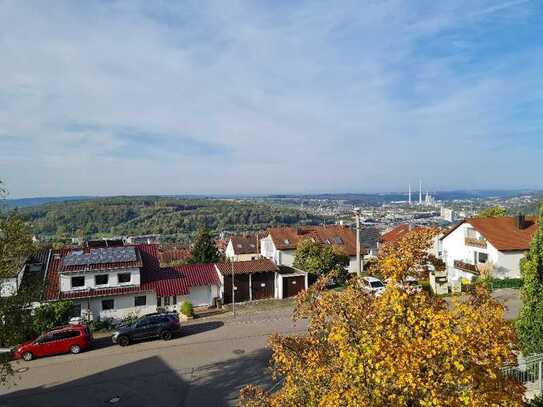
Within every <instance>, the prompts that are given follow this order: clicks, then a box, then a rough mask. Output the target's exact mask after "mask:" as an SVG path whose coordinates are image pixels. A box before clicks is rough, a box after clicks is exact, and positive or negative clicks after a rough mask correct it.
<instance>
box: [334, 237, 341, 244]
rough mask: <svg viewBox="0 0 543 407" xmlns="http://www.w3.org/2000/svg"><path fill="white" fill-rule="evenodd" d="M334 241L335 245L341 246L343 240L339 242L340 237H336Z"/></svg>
mask: <svg viewBox="0 0 543 407" xmlns="http://www.w3.org/2000/svg"><path fill="white" fill-rule="evenodd" d="M334 241H335V242H336V244H343V240H341V237H339V236H336V237H335V238H334Z"/></svg>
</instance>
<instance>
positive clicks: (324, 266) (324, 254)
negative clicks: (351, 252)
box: [293, 239, 349, 276]
mask: <svg viewBox="0 0 543 407" xmlns="http://www.w3.org/2000/svg"><path fill="white" fill-rule="evenodd" d="M293 265H294V267H296V268H299V269H301V270H304V271H306V272H308V273H310V274H313V275H316V276H321V275H323V274H328V273H330V272H334V274H335V275H337V276H344V274H345V267H346V266H348V265H349V256H347V255H346V254H345V253H344V252H343V251H342V250H341V249H339V248H337V247H335V246H333V245H329V244H323V243H320V242H314V241H313V240H310V239H304V240H302V241H301V242H300V243H298V246H297V247H296V254H295V257H294V263H293Z"/></svg>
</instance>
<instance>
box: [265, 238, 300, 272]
mask: <svg viewBox="0 0 543 407" xmlns="http://www.w3.org/2000/svg"><path fill="white" fill-rule="evenodd" d="M260 254H261V255H262V257H265V258H267V259H270V260H271V261H273V262H274V263H275V264H276V265H278V266H288V267H292V266H293V265H294V257H295V256H296V250H277V249H276V247H275V244H274V243H273V240H272V238H271V236H266V237H265V238H263V239H260Z"/></svg>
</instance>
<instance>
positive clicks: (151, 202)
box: [19, 197, 323, 241]
mask: <svg viewBox="0 0 543 407" xmlns="http://www.w3.org/2000/svg"><path fill="white" fill-rule="evenodd" d="M19 212H20V214H21V215H22V216H23V218H24V219H25V221H27V222H29V223H30V224H31V226H32V230H33V232H34V233H35V234H37V235H38V236H40V237H41V238H55V239H61V238H69V237H74V236H75V237H98V236H117V235H139V234H151V233H160V234H162V235H165V236H164V237H166V238H168V240H172V241H173V240H177V241H183V240H186V239H188V238H190V237H191V236H192V234H193V233H194V232H195V231H196V229H197V228H198V225H199V224H201V223H202V222H204V223H206V224H207V225H208V226H209V227H210V228H211V229H212V230H213V231H214V232H217V233H218V232H220V231H223V230H230V231H250V230H260V229H265V228H266V227H268V226H271V225H293V224H316V223H321V222H322V221H323V219H322V218H320V217H317V216H314V215H310V214H308V213H306V212H304V211H301V210H296V209H290V208H285V207H277V206H271V205H267V204H262V203H254V202H248V201H238V200H217V199H181V198H166V197H115V198H100V199H92V200H83V201H70V202H63V203H50V204H45V205H40V206H37V207H31V208H22V209H19Z"/></svg>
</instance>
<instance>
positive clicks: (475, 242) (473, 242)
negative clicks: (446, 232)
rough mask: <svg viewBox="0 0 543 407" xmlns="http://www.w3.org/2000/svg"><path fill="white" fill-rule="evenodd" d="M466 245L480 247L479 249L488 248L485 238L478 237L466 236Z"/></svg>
mask: <svg viewBox="0 0 543 407" xmlns="http://www.w3.org/2000/svg"><path fill="white" fill-rule="evenodd" d="M464 242H465V244H466V246H471V247H478V248H479V249H486V240H485V239H477V238H473V237H466V239H465V240H464Z"/></svg>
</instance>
